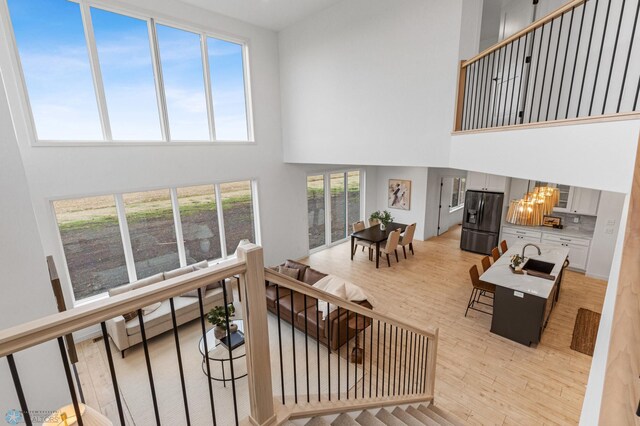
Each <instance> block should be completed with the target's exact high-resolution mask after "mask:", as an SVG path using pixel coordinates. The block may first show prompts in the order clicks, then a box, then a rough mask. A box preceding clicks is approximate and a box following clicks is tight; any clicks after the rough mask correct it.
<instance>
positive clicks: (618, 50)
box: [453, 0, 640, 132]
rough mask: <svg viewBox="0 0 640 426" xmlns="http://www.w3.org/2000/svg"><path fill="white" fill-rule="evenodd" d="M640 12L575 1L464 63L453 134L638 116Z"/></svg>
mask: <svg viewBox="0 0 640 426" xmlns="http://www.w3.org/2000/svg"><path fill="white" fill-rule="evenodd" d="M625 4H626V5H627V6H628V7H625ZM612 5H613V7H612ZM639 12H640V1H639V0H631V1H630V2H629V1H627V2H622V4H621V5H620V4H619V2H613V1H612V0H600V1H599V0H573V1H570V2H568V3H567V4H565V5H564V6H562V7H560V8H559V9H557V10H556V11H554V12H552V13H550V14H549V15H547V16H545V17H543V18H541V19H539V20H537V21H535V22H533V23H532V24H530V25H529V26H527V27H526V28H524V29H522V30H521V31H519V32H517V33H515V34H513V35H512V36H510V37H508V38H506V39H504V40H503V41H501V42H499V43H497V44H495V45H494V46H491V47H489V48H488V49H486V50H484V51H483V52H481V53H479V54H478V55H476V56H474V57H473V58H471V59H468V60H465V61H461V63H460V68H459V77H458V88H457V96H456V98H457V106H456V110H455V119H454V129H453V130H454V132H475V131H480V130H490V129H495V128H500V127H507V126H533V127H535V126H540V125H544V126H548V125H552V124H553V125H557V124H572V123H574V122H584V121H588V120H595V121H601V120H621V119H637V118H639V117H640V113H638V106H639V105H638V92H639V91H640V86H638V85H637V82H638V79H639V77H640V76H639V75H638V74H639V73H638V70H636V69H635V67H633V66H629V65H630V64H633V63H636V62H637V61H638V60H639V57H640V54H639V53H640V46H634V38H635V34H636V31H637V25H636V23H637V20H638V16H639ZM609 21H611V22H609ZM601 27H602V28H601ZM594 30H595V31H594ZM605 41H606V42H607V43H605ZM611 45H613V46H612V47H611Z"/></svg>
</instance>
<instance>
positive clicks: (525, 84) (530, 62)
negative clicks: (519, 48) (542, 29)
mask: <svg viewBox="0 0 640 426" xmlns="http://www.w3.org/2000/svg"><path fill="white" fill-rule="evenodd" d="M536 31H537V29H535V30H533V31H532V33H531V47H529V44H528V41H529V33H527V36H526V38H525V43H524V45H525V46H524V48H525V51H524V57H523V62H522V69H523V70H524V67H525V66H526V67H527V76H526V77H525V78H524V82H523V83H522V84H521V85H520V88H521V90H522V93H523V98H522V102H519V104H518V110H519V111H518V116H519V118H520V120H518V122H519V124H522V123H524V116H525V113H526V112H527V94H528V92H529V83H531V81H530V80H529V78H530V77H531V67H532V66H533V50H534V48H535V45H536ZM527 58H529V60H528V61H527ZM518 99H520V96H519V95H518ZM520 106H522V115H520Z"/></svg>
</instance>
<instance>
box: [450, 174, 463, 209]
mask: <svg viewBox="0 0 640 426" xmlns="http://www.w3.org/2000/svg"><path fill="white" fill-rule="evenodd" d="M466 190H467V179H466V178H453V184H452V188H451V206H450V207H449V210H450V211H453V210H457V209H458V208H460V207H462V206H464V197H465V192H466Z"/></svg>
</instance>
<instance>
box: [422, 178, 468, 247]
mask: <svg viewBox="0 0 640 426" xmlns="http://www.w3.org/2000/svg"><path fill="white" fill-rule="evenodd" d="M445 177H467V172H466V171H463V170H454V169H443V168H436V167H430V168H429V179H428V184H427V208H426V211H425V239H428V238H431V237H435V236H436V235H438V214H439V211H438V210H439V209H438V206H439V203H440V181H441V179H442V178H445ZM449 192H450V191H449ZM443 202H445V203H446V202H447V201H446V200H443ZM447 206H448V204H443V207H442V208H443V210H445V212H444V213H443V214H442V217H441V223H440V229H441V231H442V232H445V231H446V230H447V229H448V228H449V227H451V226H453V225H455V224H458V223H462V215H463V213H464V209H460V210H456V211H454V212H449V211H448V210H449V209H448V208H447Z"/></svg>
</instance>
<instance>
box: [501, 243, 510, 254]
mask: <svg viewBox="0 0 640 426" xmlns="http://www.w3.org/2000/svg"><path fill="white" fill-rule="evenodd" d="M500 250H501V251H502V254H505V253H506V252H507V250H509V248H508V247H507V240H502V241H500Z"/></svg>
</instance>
